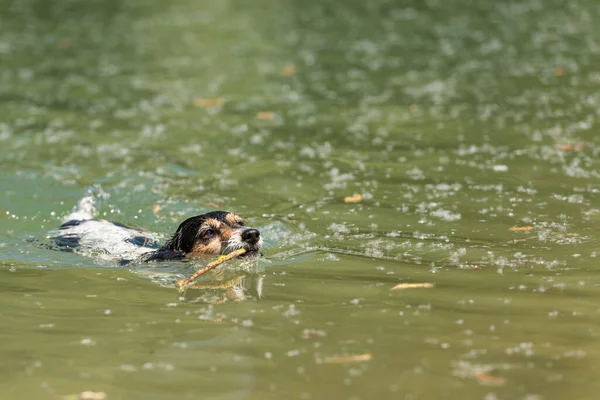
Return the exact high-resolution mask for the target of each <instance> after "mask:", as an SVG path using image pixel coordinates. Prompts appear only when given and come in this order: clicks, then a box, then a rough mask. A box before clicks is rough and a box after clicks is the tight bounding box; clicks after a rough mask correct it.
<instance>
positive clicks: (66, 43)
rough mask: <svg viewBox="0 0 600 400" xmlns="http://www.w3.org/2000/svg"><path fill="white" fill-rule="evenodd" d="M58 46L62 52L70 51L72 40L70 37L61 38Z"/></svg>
mask: <svg viewBox="0 0 600 400" xmlns="http://www.w3.org/2000/svg"><path fill="white" fill-rule="evenodd" d="M56 46H57V47H58V48H59V49H61V50H64V49H68V48H69V47H71V38H70V37H66V36H65V37H61V38H60V39H59V40H58V43H57V44H56Z"/></svg>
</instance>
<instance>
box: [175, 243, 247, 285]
mask: <svg viewBox="0 0 600 400" xmlns="http://www.w3.org/2000/svg"><path fill="white" fill-rule="evenodd" d="M246 251H247V250H246V249H237V250H234V251H232V252H231V253H229V254H225V255H224V256H220V257H219V258H217V259H216V260H215V261H212V262H210V263H209V264H208V265H207V266H206V267H204V268H200V269H199V270H198V271H196V272H195V273H194V275H192V276H190V277H189V278H187V279H184V280H182V281H178V282H177V288H178V289H181V288H182V287H184V286H185V285H187V284H188V283H190V282H193V281H195V280H196V278H198V277H199V276H202V275H204V274H205V273H207V272H208V271H210V270H211V269H213V268H215V267H218V266H219V265H221V264H223V263H224V262H225V261H229V260H231V259H232V258H235V257H238V256H241V255H242V254H244V253H246Z"/></svg>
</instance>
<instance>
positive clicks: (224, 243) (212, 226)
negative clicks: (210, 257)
mask: <svg viewBox="0 0 600 400" xmlns="http://www.w3.org/2000/svg"><path fill="white" fill-rule="evenodd" d="M261 247H262V238H261V237H260V232H259V231H258V230H257V229H254V228H250V227H247V226H246V225H245V224H244V220H243V219H242V218H240V217H239V216H238V215H236V214H234V213H231V212H227V211H213V212H209V213H206V214H203V215H198V216H195V217H191V218H188V219H186V220H185V221H183V222H182V223H181V225H179V228H177V231H176V232H175V234H174V235H173V237H171V239H169V240H168V241H167V243H165V245H164V246H163V247H162V248H161V249H160V250H159V252H160V251H161V250H162V251H163V252H165V251H166V252H173V254H175V255H179V256H183V257H186V258H189V257H194V256H198V255H204V254H225V253H228V252H231V251H233V250H237V249H242V248H243V249H246V250H247V251H248V253H249V254H252V253H258V251H259V250H260V248H261ZM170 258H177V257H170Z"/></svg>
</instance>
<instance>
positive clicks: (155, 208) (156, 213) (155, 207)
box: [152, 204, 160, 215]
mask: <svg viewBox="0 0 600 400" xmlns="http://www.w3.org/2000/svg"><path fill="white" fill-rule="evenodd" d="M152 212H153V213H154V215H158V213H159V212H160V205H158V204H155V205H154V207H152Z"/></svg>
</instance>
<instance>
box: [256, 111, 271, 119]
mask: <svg viewBox="0 0 600 400" xmlns="http://www.w3.org/2000/svg"><path fill="white" fill-rule="evenodd" d="M273 118H275V113H272V112H270V111H259V112H257V113H256V119H260V120H262V121H271V120H272V119H273Z"/></svg>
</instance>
